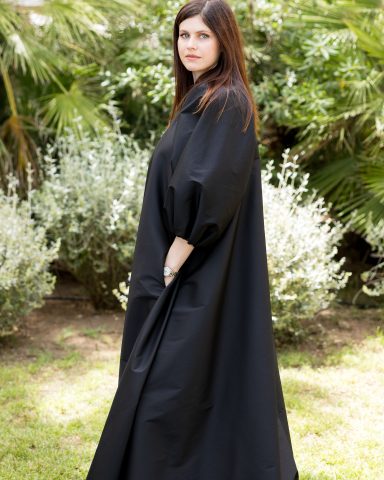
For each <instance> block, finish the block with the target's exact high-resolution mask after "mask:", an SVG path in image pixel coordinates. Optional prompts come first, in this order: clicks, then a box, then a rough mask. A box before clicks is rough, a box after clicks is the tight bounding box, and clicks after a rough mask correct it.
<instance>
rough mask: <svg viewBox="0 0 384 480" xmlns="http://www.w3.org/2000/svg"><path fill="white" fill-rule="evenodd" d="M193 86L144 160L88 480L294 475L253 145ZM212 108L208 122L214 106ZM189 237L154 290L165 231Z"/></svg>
mask: <svg viewBox="0 0 384 480" xmlns="http://www.w3.org/2000/svg"><path fill="white" fill-rule="evenodd" d="M205 88H206V84H204V83H201V84H197V85H195V86H194V87H193V88H192V89H191V90H190V92H189V93H188V95H187V98H186V101H185V102H184V104H183V107H182V109H181V111H180V112H179V114H178V115H177V117H176V118H175V119H174V120H173V122H172V123H171V125H170V127H169V128H168V130H167V131H166V132H165V133H164V134H163V136H162V138H161V139H160V141H159V142H158V144H157V146H156V148H155V149H154V152H153V155H152V157H151V160H150V163H149V167H148V172H147V178H146V184H145V192H144V198H143V205H142V210H141V216H140V222H139V228H138V232H137V239H136V245H135V252H134V257H133V266H132V274H131V283H130V289H129V295H128V304H127V311H126V315H125V323H124V329H123V338H122V346H121V358H120V369H119V382H118V387H117V390H116V394H115V396H114V399H113V402H112V405H111V409H110V412H109V414H108V417H107V419H106V423H105V426H104V429H103V432H102V434H101V438H100V441H99V444H98V447H97V449H96V452H95V455H94V458H93V460H92V463H91V466H90V469H89V472H88V475H87V480H295V479H298V478H299V476H298V472H297V468H296V464H295V460H294V457H293V452H292V446H291V440H290V433H289V427H288V422H287V416H286V409H285V404H284V398H283V392H282V389H281V381H280V376H279V370H278V364H277V357H276V352H275V346H274V339H273V330H272V320H271V306H270V297H269V283H268V269H267V259H266V248H265V234H264V223H263V206H262V189H261V175H260V158H259V153H258V143H257V139H256V136H255V133H254V130H253V126H252V122H251V124H250V126H249V127H248V129H247V130H246V132H245V133H243V132H242V131H241V130H242V127H243V120H244V119H243V114H242V110H241V108H240V107H241V103H239V102H240V100H239V99H238V97H237V96H236V95H235V93H234V92H233V91H231V92H230V94H229V96H228V98H226V96H225V95H220V96H219V97H218V98H217V99H215V101H214V102H213V103H212V104H211V105H210V106H209V107H208V108H207V109H206V110H205V111H204V112H203V113H200V114H194V113H193V111H194V110H195V109H196V108H197V104H198V101H199V99H200V98H201V96H202V94H203V93H204V91H205ZM222 109H223V112H222V115H221V117H220V118H219V120H218V121H217V117H218V114H219V112H220V111H221V110H222ZM176 235H177V236H180V237H182V238H185V239H186V240H187V241H188V242H189V243H191V244H192V245H194V246H195V248H194V250H193V251H192V253H191V255H190V256H189V257H188V259H187V261H186V262H185V263H184V265H183V266H182V267H181V269H180V272H179V275H178V276H177V277H176V278H175V279H174V280H172V282H171V283H170V284H169V285H168V286H165V284H164V279H163V266H164V260H165V257H166V254H167V252H168V250H169V247H170V245H171V244H172V242H173V240H174V237H175V236H176Z"/></svg>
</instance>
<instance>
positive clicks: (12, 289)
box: [0, 183, 59, 336]
mask: <svg viewBox="0 0 384 480" xmlns="http://www.w3.org/2000/svg"><path fill="white" fill-rule="evenodd" d="M12 185H13V183H10V187H12ZM58 248H59V241H55V242H53V243H52V244H51V245H48V244H47V240H46V230H45V228H44V226H43V225H37V224H36V222H35V221H34V219H33V218H32V210H31V204H30V201H29V199H28V200H24V201H20V200H19V198H18V196H17V195H16V194H15V192H14V191H12V188H11V189H10V191H9V192H8V194H6V193H5V192H3V191H2V190H1V189H0V336H1V335H5V334H9V333H12V332H13V331H14V330H15V329H17V325H18V323H19V321H20V319H21V318H22V317H23V316H24V315H26V314H27V313H29V312H30V311H31V310H32V309H33V308H36V307H39V306H41V305H42V304H43V301H44V296H45V295H48V294H49V293H51V291H52V289H53V287H54V285H55V277H54V276H53V275H52V274H51V273H50V272H49V270H48V269H49V266H50V263H51V262H52V261H53V260H54V259H55V258H56V257H57V252H58Z"/></svg>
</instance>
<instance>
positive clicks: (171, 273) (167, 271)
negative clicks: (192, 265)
mask: <svg viewBox="0 0 384 480" xmlns="http://www.w3.org/2000/svg"><path fill="white" fill-rule="evenodd" d="M178 273H179V272H175V270H173V269H172V268H171V267H164V277H176V275H177V274H178Z"/></svg>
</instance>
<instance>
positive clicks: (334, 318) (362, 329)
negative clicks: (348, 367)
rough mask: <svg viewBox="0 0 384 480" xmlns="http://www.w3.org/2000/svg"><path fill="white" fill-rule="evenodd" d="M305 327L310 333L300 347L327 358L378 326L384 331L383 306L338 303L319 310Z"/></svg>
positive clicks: (362, 339)
mask: <svg viewBox="0 0 384 480" xmlns="http://www.w3.org/2000/svg"><path fill="white" fill-rule="evenodd" d="M305 328H306V330H307V332H309V335H308V337H307V338H306V339H305V340H304V341H303V342H302V343H301V344H300V345H298V349H299V350H300V351H306V352H308V353H312V354H313V355H315V356H318V357H324V356H326V355H328V354H330V353H333V352H334V351H336V350H338V349H340V348H343V347H345V346H351V345H355V346H357V345H359V344H361V343H362V342H363V341H364V339H365V338H367V337H368V336H370V335H375V334H376V333H377V331H378V329H379V330H381V331H383V329H384V309H383V308H359V307H355V306H351V305H337V306H334V307H332V308H327V309H324V310H322V311H321V312H319V313H318V314H317V315H316V316H315V318H314V319H312V320H310V321H308V322H306V324H305Z"/></svg>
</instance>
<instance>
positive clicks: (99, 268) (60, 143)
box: [33, 126, 149, 308]
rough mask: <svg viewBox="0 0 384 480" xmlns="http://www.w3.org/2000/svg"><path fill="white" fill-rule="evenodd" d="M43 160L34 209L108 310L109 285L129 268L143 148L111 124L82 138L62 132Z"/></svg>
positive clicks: (111, 302) (111, 301)
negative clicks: (112, 127)
mask: <svg viewBox="0 0 384 480" xmlns="http://www.w3.org/2000/svg"><path fill="white" fill-rule="evenodd" d="M41 157H42V158H41V165H43V171H44V176H45V178H44V182H43V184H42V186H41V188H40V189H39V191H37V192H34V196H33V203H34V212H35V214H36V216H37V217H38V218H39V219H40V221H42V223H43V224H44V225H47V228H48V234H49V235H50V236H51V237H52V238H55V239H56V238H60V239H61V248H60V261H61V263H62V265H64V267H65V268H66V269H67V270H68V271H70V272H71V273H72V274H73V275H74V276H75V277H76V278H77V279H78V280H79V281H80V282H81V283H82V284H83V285H84V286H85V288H86V289H87V291H88V293H89V295H90V297H91V299H92V301H93V303H94V305H95V306H96V307H112V308H113V307H115V306H116V305H117V301H116V298H115V296H114V295H113V293H112V290H113V289H114V288H116V286H117V285H118V284H119V283H120V282H121V281H124V280H125V279H126V278H127V276H128V272H129V270H130V268H131V262H132V256H133V249H134V244H135V238H136V232H137V227H138V220H139V215H140V207H141V202H142V196H143V191H144V183H145V173H146V169H147V165H148V160H149V151H148V150H147V149H145V148H144V149H141V148H140V147H139V146H138V145H137V143H136V142H135V141H134V140H133V139H132V138H131V137H130V136H127V135H124V134H122V133H121V132H120V131H119V129H118V127H117V126H116V128H114V129H113V130H112V131H105V132H104V133H103V134H102V135H99V136H98V137H91V136H89V135H86V134H85V135H83V137H82V139H78V138H77V137H76V136H74V135H73V133H72V132H71V131H69V130H67V132H66V135H65V136H63V137H61V138H59V139H58V140H57V141H56V142H54V143H52V144H50V145H48V146H47V148H46V151H45V153H44V154H41Z"/></svg>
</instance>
